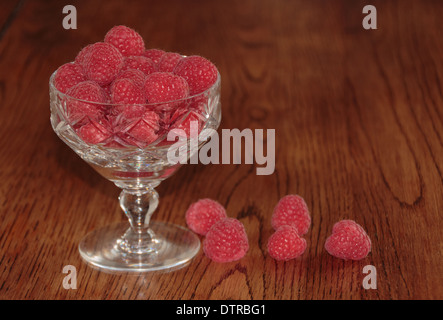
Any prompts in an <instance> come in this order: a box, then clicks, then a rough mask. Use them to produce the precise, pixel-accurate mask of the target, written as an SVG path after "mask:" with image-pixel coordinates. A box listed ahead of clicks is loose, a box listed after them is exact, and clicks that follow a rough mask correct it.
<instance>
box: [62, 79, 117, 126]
mask: <svg viewBox="0 0 443 320" xmlns="http://www.w3.org/2000/svg"><path fill="white" fill-rule="evenodd" d="M66 95H67V97H66V106H67V111H68V116H69V119H70V120H71V121H78V120H80V119H82V118H84V117H90V118H91V119H99V118H101V117H103V112H104V104H105V103H106V102H107V101H108V98H107V95H106V93H105V91H104V90H103V89H102V88H101V87H100V86H99V85H98V84H97V83H95V82H93V81H89V80H88V81H83V82H80V83H78V84H76V85H75V86H73V87H71V88H70V89H68V91H67V92H66Z"/></svg>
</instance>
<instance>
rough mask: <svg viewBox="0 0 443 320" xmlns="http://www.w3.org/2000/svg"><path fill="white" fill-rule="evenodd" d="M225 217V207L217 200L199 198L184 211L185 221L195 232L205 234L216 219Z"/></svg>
mask: <svg viewBox="0 0 443 320" xmlns="http://www.w3.org/2000/svg"><path fill="white" fill-rule="evenodd" d="M224 218H226V210H225V208H224V207H223V206H222V205H221V204H220V203H218V202H217V201H214V200H211V199H201V200H199V201H197V202H195V203H193V204H191V205H190V207H189V208H188V210H187V211H186V223H187V224H188V227H189V229H191V230H192V231H194V232H195V233H198V234H201V235H206V233H207V232H208V230H209V229H210V228H211V227H212V225H213V224H214V223H216V222H217V221H219V220H221V219H224Z"/></svg>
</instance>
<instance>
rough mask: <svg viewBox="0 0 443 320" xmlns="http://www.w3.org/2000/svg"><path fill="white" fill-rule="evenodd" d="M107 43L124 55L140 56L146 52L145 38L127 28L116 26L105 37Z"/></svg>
mask: <svg viewBox="0 0 443 320" xmlns="http://www.w3.org/2000/svg"><path fill="white" fill-rule="evenodd" d="M105 42H106V43H109V44H112V45H113V46H114V47H116V48H117V49H118V50H119V51H120V52H121V54H122V55H124V56H126V57H128V56H139V55H141V54H142V53H143V52H144V50H145V42H144V41H143V38H142V37H141V36H140V35H139V34H138V33H137V32H136V31H135V30H133V29H131V28H128V27H126V26H115V27H113V28H112V29H111V30H109V31H108V33H107V34H106V35H105Z"/></svg>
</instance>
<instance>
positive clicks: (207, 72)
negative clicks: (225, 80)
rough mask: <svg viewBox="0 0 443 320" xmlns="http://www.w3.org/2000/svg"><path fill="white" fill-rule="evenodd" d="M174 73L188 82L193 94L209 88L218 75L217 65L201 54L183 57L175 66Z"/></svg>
mask: <svg viewBox="0 0 443 320" xmlns="http://www.w3.org/2000/svg"><path fill="white" fill-rule="evenodd" d="M174 73H175V74H176V75H179V76H180V77H183V78H184V79H185V80H186V81H187V82H188V85H189V89H190V94H191V95H195V94H198V93H201V92H203V91H205V90H207V89H209V88H210V87H211V86H212V85H213V84H214V83H215V82H216V81H217V77H218V72H217V68H216V67H215V65H214V64H213V63H212V62H211V61H209V60H208V59H205V58H203V57H200V56H189V57H185V58H183V59H181V60H180V61H179V62H178V63H177V65H176V66H175V68H174Z"/></svg>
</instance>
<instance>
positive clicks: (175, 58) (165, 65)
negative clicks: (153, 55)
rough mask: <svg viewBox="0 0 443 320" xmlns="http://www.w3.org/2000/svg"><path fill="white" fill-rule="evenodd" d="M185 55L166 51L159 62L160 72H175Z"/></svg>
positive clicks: (158, 68)
mask: <svg viewBox="0 0 443 320" xmlns="http://www.w3.org/2000/svg"><path fill="white" fill-rule="evenodd" d="M182 58H183V57H182V56H181V55H180V54H178V53H175V52H166V53H165V54H164V55H162V57H161V58H160V61H159V62H158V63H157V70H158V71H160V72H173V71H174V68H175V66H176V65H177V63H178V62H179V61H180V60H181V59H182Z"/></svg>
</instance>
